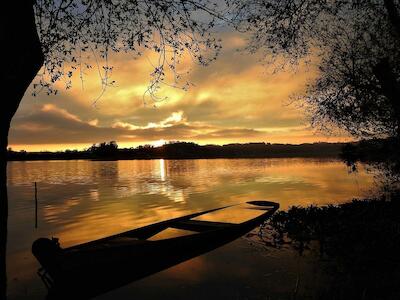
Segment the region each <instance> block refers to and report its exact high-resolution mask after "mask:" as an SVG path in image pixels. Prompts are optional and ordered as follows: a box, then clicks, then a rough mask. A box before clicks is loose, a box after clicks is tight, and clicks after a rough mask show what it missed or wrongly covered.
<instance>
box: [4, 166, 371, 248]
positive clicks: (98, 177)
mask: <svg viewBox="0 0 400 300" xmlns="http://www.w3.org/2000/svg"><path fill="white" fill-rule="evenodd" d="M35 181H36V182H38V187H39V205H40V207H39V213H40V215H39V220H40V223H41V224H42V226H43V225H44V224H46V230H48V231H49V233H51V234H52V235H57V236H59V237H60V238H61V239H62V241H63V244H68V245H69V244H72V243H77V242H82V241H85V240H90V239H93V238H98V237H101V236H104V235H108V234H112V233H115V232H118V231H123V230H128V229H131V228H133V227H139V226H143V225H146V224H149V223H151V222H156V221H160V220H164V219H169V218H173V217H177V216H181V215H184V214H187V213H191V212H194V211H199V210H204V209H210V208H214V207H219V206H224V205H229V204H236V203H240V202H245V201H248V200H252V199H268V200H272V201H276V202H279V203H280V205H281V209H286V208H288V207H289V206H292V205H308V204H328V203H340V202H344V201H348V200H350V199H352V198H355V197H360V196H362V195H363V194H364V193H366V192H368V191H369V190H370V189H371V187H372V182H373V179H372V176H371V175H370V174H367V173H366V172H365V170H364V169H361V170H360V171H359V172H358V173H355V174H349V173H348V171H347V168H346V166H345V165H344V164H343V163H342V162H340V161H335V160H313V159H238V160H229V159H215V160H163V159H161V160H141V161H104V162H99V161H37V162H13V163H10V165H9V179H8V185H9V190H10V198H11V200H10V202H11V203H12V204H13V205H11V212H12V213H15V214H19V213H21V212H22V211H24V212H27V211H31V210H32V209H33V205H32V204H33V202H32V201H31V199H32V196H33V194H32V184H33V182H35ZM232 216H234V214H232Z"/></svg>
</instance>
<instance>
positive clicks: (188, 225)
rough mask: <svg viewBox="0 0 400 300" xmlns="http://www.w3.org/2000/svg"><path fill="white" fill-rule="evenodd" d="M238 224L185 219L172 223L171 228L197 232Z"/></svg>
mask: <svg viewBox="0 0 400 300" xmlns="http://www.w3.org/2000/svg"><path fill="white" fill-rule="evenodd" d="M232 226H237V224H232V223H224V222H211V221H200V220H185V221H179V222H176V223H173V224H170V225H169V227H170V228H176V229H183V230H190V231H196V232H203V231H207V230H215V229H222V228H228V227H232Z"/></svg>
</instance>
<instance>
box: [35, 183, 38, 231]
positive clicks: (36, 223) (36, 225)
mask: <svg viewBox="0 0 400 300" xmlns="http://www.w3.org/2000/svg"><path fill="white" fill-rule="evenodd" d="M37 207H38V201H37V183H36V181H35V228H37V227H38V220H37V211H38V208H37Z"/></svg>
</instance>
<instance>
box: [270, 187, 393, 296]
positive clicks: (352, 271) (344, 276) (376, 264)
mask: <svg viewBox="0 0 400 300" xmlns="http://www.w3.org/2000/svg"><path fill="white" fill-rule="evenodd" d="M399 195H400V194H399V193H397V194H394V195H392V198H391V199H392V200H391V201H384V200H382V199H371V200H370V199H368V200H363V201H359V200H358V201H357V200H354V201H352V202H351V203H346V204H341V205H335V206H333V205H331V206H323V207H317V206H309V207H306V208H301V207H292V208H290V209H289V210H288V211H281V212H278V213H276V214H275V215H274V216H273V218H271V220H270V221H268V224H267V226H266V227H265V229H264V231H263V235H264V236H266V237H267V236H268V237H270V238H269V239H267V240H266V241H265V243H266V244H267V245H268V246H273V247H278V248H281V247H284V246H287V245H289V246H290V247H291V248H294V249H296V250H297V251H298V253H299V254H300V255H302V256H305V257H307V256H310V255H311V256H312V255H314V256H315V257H316V258H317V260H318V265H320V266H322V268H323V273H325V275H326V278H328V280H327V281H326V283H325V284H324V285H323V286H322V288H321V290H320V291H318V292H317V295H318V296H317V298H320V299H399V296H400V286H399V282H398V279H399V278H400V257H399V253H400V216H399V212H400V199H399V198H400V197H399Z"/></svg>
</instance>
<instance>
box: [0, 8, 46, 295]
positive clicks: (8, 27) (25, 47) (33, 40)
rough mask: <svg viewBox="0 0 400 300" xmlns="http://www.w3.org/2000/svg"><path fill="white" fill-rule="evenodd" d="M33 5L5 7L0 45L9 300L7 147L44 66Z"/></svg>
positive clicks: (0, 175)
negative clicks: (22, 105) (24, 101)
mask: <svg viewBox="0 0 400 300" xmlns="http://www.w3.org/2000/svg"><path fill="white" fill-rule="evenodd" d="M33 5H34V1H27V0H15V1H7V2H6V3H4V4H2V9H1V12H0V45H1V47H2V52H3V57H2V72H1V75H0V80H1V81H0V82H1V86H2V93H1V99H0V299H5V298H6V295H7V293H6V286H7V282H6V248H7V219H8V197H7V144H8V132H9V129H10V123H11V119H12V117H13V116H14V114H15V112H16V111H17V108H18V106H19V104H20V102H21V99H22V97H23V96H24V94H25V91H26V90H27V88H28V87H29V85H30V83H31V82H32V80H33V78H35V76H36V74H37V72H38V71H39V70H40V68H41V66H42V65H43V53H42V50H41V45H40V41H39V37H38V34H37V31H36V24H35V16H34V10H33Z"/></svg>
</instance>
